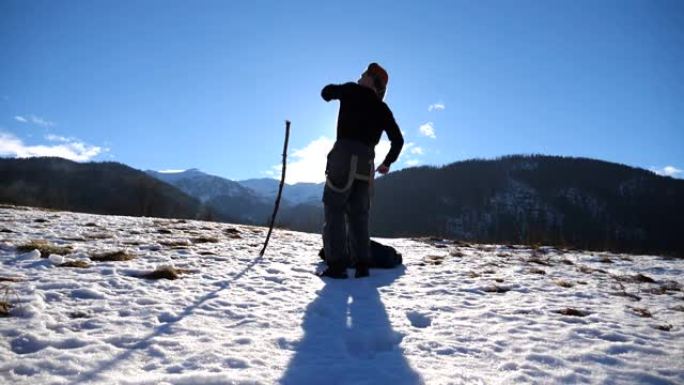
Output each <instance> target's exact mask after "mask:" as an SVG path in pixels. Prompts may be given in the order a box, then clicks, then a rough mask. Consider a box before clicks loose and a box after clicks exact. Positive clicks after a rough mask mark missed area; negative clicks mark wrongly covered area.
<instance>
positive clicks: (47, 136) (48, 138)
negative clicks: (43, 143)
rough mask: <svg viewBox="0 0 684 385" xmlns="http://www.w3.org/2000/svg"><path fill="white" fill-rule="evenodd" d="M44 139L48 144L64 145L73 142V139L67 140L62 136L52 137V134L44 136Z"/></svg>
mask: <svg viewBox="0 0 684 385" xmlns="http://www.w3.org/2000/svg"><path fill="white" fill-rule="evenodd" d="M45 139H46V140H49V141H50V142H62V143H66V142H69V141H72V140H73V139H69V138H65V137H63V136H59V135H53V134H49V135H45Z"/></svg>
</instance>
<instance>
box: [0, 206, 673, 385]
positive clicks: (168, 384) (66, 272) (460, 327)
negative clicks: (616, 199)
mask: <svg viewBox="0 0 684 385" xmlns="http://www.w3.org/2000/svg"><path fill="white" fill-rule="evenodd" d="M266 232H267V229H266V228H263V227H254V226H244V225H234V224H227V223H216V222H203V221H195V220H175V219H159V218H145V217H124V216H105V215H93V214H78V213H70V212H57V211H44V210H39V209H33V208H27V207H8V206H3V207H0V289H1V290H0V336H1V337H0V383H1V384H13V385H34V384H45V385H60V384H116V385H157V384H164V385H204V384H217V385H218V384H234V385H268V384H273V385H304V384H307V385H308V384H392V385H423V384H429V385H472V384H487V385H509V384H542V383H543V384H589V385H593V384H596V385H598V384H602V385H605V384H612V385H632V384H647V385H656V384H657V385H674V384H682V383H684V361H683V360H682V357H684V292H683V291H682V290H683V286H682V271H684V260H682V259H672V258H663V257H660V256H656V255H626V254H614V253H607V252H601V253H595V252H587V251H581V250H573V251H570V250H567V249H562V248H553V247H543V246H542V247H524V246H516V245H508V246H506V245H494V244H492V245H482V244H465V243H455V242H448V241H443V240H431V239H406V238H396V239H383V240H380V241H381V242H383V243H385V244H388V245H391V246H393V247H395V248H396V249H397V250H398V251H399V252H400V253H402V254H403V260H404V265H403V266H401V267H399V268H395V269H389V270H380V269H372V270H371V275H370V277H368V278H363V279H349V280H342V281H337V280H329V279H320V278H318V277H317V276H315V275H314V274H312V273H313V272H315V271H316V270H317V269H322V268H323V264H322V263H321V262H320V260H319V258H318V257H317V255H316V254H317V252H318V250H319V248H320V247H321V240H320V236H318V235H316V234H307V233H298V232H293V231H287V230H281V229H276V230H275V231H274V233H273V236H272V238H271V242H270V244H269V248H268V249H267V251H266V254H265V256H264V257H263V258H259V257H258V253H259V250H260V248H261V244H262V242H263V240H264V238H265V235H266ZM352 276H353V274H352ZM154 278H162V279H159V280H153V279H154ZM163 278H170V279H163ZM172 278H178V279H172Z"/></svg>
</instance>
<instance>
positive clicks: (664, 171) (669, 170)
mask: <svg viewBox="0 0 684 385" xmlns="http://www.w3.org/2000/svg"><path fill="white" fill-rule="evenodd" d="M651 171H653V172H655V173H656V174H658V175H663V176H671V177H676V176H677V175H679V174H681V173H682V170H680V169H678V168H676V167H674V166H665V167H663V168H656V167H651Z"/></svg>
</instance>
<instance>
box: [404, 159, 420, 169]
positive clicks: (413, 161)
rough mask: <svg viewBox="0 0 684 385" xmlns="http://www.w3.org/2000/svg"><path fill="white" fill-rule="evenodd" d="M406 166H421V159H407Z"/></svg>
mask: <svg viewBox="0 0 684 385" xmlns="http://www.w3.org/2000/svg"><path fill="white" fill-rule="evenodd" d="M404 164H405V165H407V166H409V167H413V166H417V165H419V164H420V160H419V159H406V161H405V162H404Z"/></svg>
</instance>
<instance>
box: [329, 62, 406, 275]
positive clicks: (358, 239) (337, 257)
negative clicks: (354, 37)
mask: <svg viewBox="0 0 684 385" xmlns="http://www.w3.org/2000/svg"><path fill="white" fill-rule="evenodd" d="M388 80H389V76H388V75H387V72H386V71H385V70H384V69H383V68H382V67H381V66H380V65H378V64H377V63H371V64H370V65H369V66H368V68H367V69H366V71H364V73H363V74H362V75H361V78H360V79H359V80H358V81H357V82H356V83H351V82H350V83H345V84H341V85H334V84H329V85H327V86H325V87H324V88H323V90H322V91H321V96H322V97H323V99H324V100H325V101H326V102H329V101H330V100H333V99H336V100H339V101H340V111H339V115H338V118H337V141H336V142H335V145H334V146H333V149H332V150H331V151H330V153H329V154H328V162H327V165H326V170H325V174H326V184H325V188H324V190H323V203H324V208H325V224H324V226H323V248H324V251H325V259H326V262H327V264H328V268H327V269H326V270H325V271H324V272H323V273H321V274H320V275H321V276H325V277H330V278H338V279H342V278H347V258H348V255H349V253H351V255H353V256H354V257H355V258H356V260H355V263H356V273H355V277H356V278H361V277H367V276H368V274H369V273H368V265H369V261H370V237H369V233H368V220H369V215H368V212H369V210H370V194H371V192H370V185H371V183H372V181H373V175H374V171H375V170H374V168H375V166H374V159H375V146H376V145H377V144H378V142H379V141H380V137H381V136H382V133H383V131H384V132H386V133H387V136H388V137H389V140H390V142H391V143H392V146H391V148H390V151H389V153H388V154H387V156H386V157H385V159H384V160H383V161H382V163H381V164H380V166H379V167H378V168H377V171H378V172H379V173H381V174H387V173H388V172H389V169H390V165H391V164H392V163H393V162H394V161H395V160H397V157H398V156H399V153H400V152H401V148H402V146H403V145H404V138H403V137H402V135H401V131H400V130H399V126H397V123H396V122H395V120H394V116H393V115H392V111H390V109H389V107H387V104H385V103H384V102H383V99H384V97H385V92H386V90H387V82H388ZM347 245H349V247H350V250H349V252H347Z"/></svg>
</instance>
